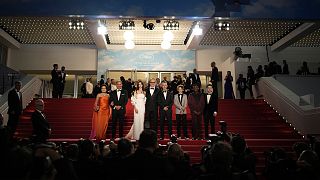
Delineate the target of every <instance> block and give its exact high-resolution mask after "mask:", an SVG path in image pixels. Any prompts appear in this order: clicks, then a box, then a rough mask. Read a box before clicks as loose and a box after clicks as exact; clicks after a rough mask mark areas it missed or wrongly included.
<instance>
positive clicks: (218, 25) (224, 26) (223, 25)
mask: <svg viewBox="0 0 320 180" xmlns="http://www.w3.org/2000/svg"><path fill="white" fill-rule="evenodd" d="M214 30H216V31H229V30H230V23H229V22H215V23H214Z"/></svg>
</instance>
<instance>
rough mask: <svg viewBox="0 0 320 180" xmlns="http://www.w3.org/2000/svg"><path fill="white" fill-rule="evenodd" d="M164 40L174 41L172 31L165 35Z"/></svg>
mask: <svg viewBox="0 0 320 180" xmlns="http://www.w3.org/2000/svg"><path fill="white" fill-rule="evenodd" d="M163 40H164V41H168V42H170V41H172V40H173V33H172V32H171V31H166V32H165V33H164V34H163Z"/></svg>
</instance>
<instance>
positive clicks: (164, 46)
mask: <svg viewBox="0 0 320 180" xmlns="http://www.w3.org/2000/svg"><path fill="white" fill-rule="evenodd" d="M170 47H171V43H170V42H169V41H165V40H163V41H162V42H161V48H162V49H170Z"/></svg>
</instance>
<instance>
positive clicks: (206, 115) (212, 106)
mask: <svg viewBox="0 0 320 180" xmlns="http://www.w3.org/2000/svg"><path fill="white" fill-rule="evenodd" d="M214 91H215V90H214V87H213V85H212V84H208V85H207V93H206V94H205V95H204V98H205V106H204V111H203V119H204V129H205V138H206V139H208V137H209V132H208V128H209V123H210V124H211V129H210V130H211V131H210V133H211V134H214V133H215V126H214V124H215V117H216V116H217V114H218V113H217V112H218V95H217V94H216V93H215V92H214Z"/></svg>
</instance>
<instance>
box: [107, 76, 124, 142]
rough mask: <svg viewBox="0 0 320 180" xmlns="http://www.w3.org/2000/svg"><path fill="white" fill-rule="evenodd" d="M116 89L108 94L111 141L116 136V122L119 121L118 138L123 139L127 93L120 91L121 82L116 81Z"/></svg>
mask: <svg viewBox="0 0 320 180" xmlns="http://www.w3.org/2000/svg"><path fill="white" fill-rule="evenodd" d="M116 86H117V89H116V90H114V91H112V92H111V93H110V100H109V102H110V106H111V107H112V139H114V138H115V136H116V129H117V121H119V137H120V138H121V137H123V125H124V118H125V114H126V105H127V102H128V92H127V91H126V90H124V89H122V82H121V81H117V83H116Z"/></svg>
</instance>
